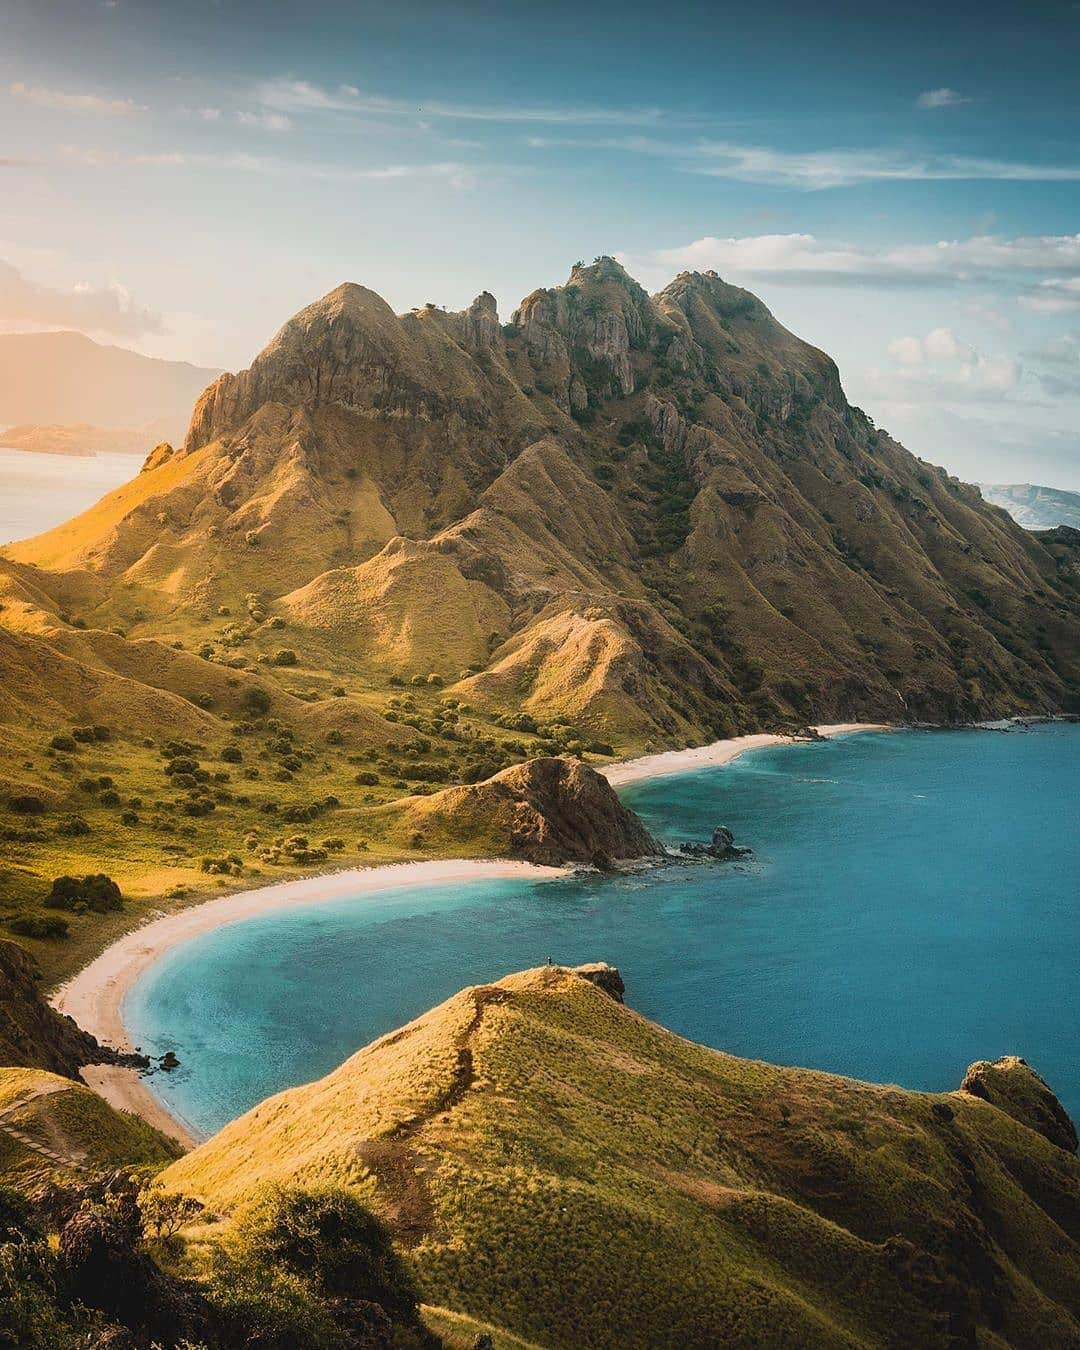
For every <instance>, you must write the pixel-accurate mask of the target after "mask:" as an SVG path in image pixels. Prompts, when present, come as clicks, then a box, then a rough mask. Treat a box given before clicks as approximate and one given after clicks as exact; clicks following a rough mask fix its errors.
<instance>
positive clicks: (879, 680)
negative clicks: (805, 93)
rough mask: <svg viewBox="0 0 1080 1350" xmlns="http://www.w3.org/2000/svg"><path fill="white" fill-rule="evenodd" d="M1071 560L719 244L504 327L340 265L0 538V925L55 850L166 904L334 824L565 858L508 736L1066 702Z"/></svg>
mask: <svg viewBox="0 0 1080 1350" xmlns="http://www.w3.org/2000/svg"><path fill="white" fill-rule="evenodd" d="M1078 588H1080V535H1077V534H1076V532H1074V531H1070V530H1068V529H1060V530H1055V531H1051V532H1047V533H1044V534H1040V535H1033V534H1031V533H1030V532H1028V531H1025V530H1023V529H1021V528H1020V527H1019V526H1018V525H1017V524H1016V523H1015V522H1014V521H1012V520H1011V519H1010V518H1009V517H1008V516H1007V515H1006V514H1005V513H1004V512H1002V511H1000V510H999V509H998V508H996V507H994V506H991V505H988V504H987V503H986V502H985V501H984V500H983V498H982V497H981V496H980V494H979V492H978V490H977V489H976V488H974V487H970V486H967V485H965V484H962V483H960V482H958V481H957V480H956V479H954V478H951V477H949V476H948V475H947V474H946V473H944V472H943V471H942V470H940V469H936V468H934V467H933V466H931V465H929V464H926V463H924V462H923V461H922V460H919V459H917V458H915V457H914V456H913V455H911V454H909V453H908V451H906V450H905V449H904V448H903V447H902V446H900V445H898V444H897V443H896V442H895V441H894V440H892V438H891V437H889V436H888V435H887V434H886V433H885V432H883V431H880V430H878V429H876V428H875V427H874V426H873V425H872V424H871V422H870V420H869V419H868V418H867V417H866V416H865V414H863V413H862V412H860V411H859V410H858V409H857V408H853V407H851V406H850V405H849V404H848V402H847V400H846V399H845V397H844V393H843V389H842V387H841V384H840V378H839V374H838V372H837V369H836V366H835V365H834V364H833V362H832V361H831V360H830V359H829V358H828V357H827V356H826V355H824V354H823V353H822V352H820V351H818V350H817V349H815V348H814V347H811V346H809V345H808V344H806V343H805V342H802V341H800V340H799V339H798V338H796V337H795V336H793V335H792V334H791V333H789V332H788V331H787V330H786V329H784V328H783V327H782V326H781V325H780V324H779V323H777V321H776V320H775V319H774V318H773V317H772V315H771V314H770V313H769V312H768V310H767V309H766V308H765V306H764V305H762V304H761V302H760V301H758V300H757V299H755V298H754V297H753V296H752V295H750V294H749V293H747V292H746V291H742V290H739V289H737V288H735V287H732V286H729V285H727V284H726V283H724V282H723V281H722V280H721V279H720V278H719V277H717V276H716V275H715V274H713V273H705V274H698V273H684V274H683V275H681V276H679V277H677V278H676V279H675V281H673V282H672V283H671V285H670V286H668V287H667V288H666V289H665V290H663V291H662V292H661V293H660V294H658V295H655V296H649V295H647V294H646V293H645V291H643V290H642V288H641V287H640V286H638V285H637V283H636V282H634V281H633V280H632V279H631V278H630V277H629V276H628V275H627V274H626V272H625V271H624V270H623V269H622V268H621V267H620V266H619V265H618V264H617V263H615V262H613V261H612V260H611V259H606V258H605V259H599V260H598V261H597V262H596V263H595V264H593V265H592V266H589V267H585V266H582V265H579V266H576V267H575V268H574V269H573V270H572V272H571V274H570V277H569V279H568V281H567V283H566V284H565V285H564V286H560V287H555V288H551V289H547V290H540V291H536V292H534V293H533V294H532V295H530V296H528V297H527V298H526V299H525V300H524V301H523V302H522V304H521V306H520V308H519V309H518V310H517V312H516V313H515V314H514V315H513V317H512V319H511V321H510V323H509V324H506V325H504V324H502V323H500V321H499V316H498V314H497V313H496V309H495V302H494V300H493V299H492V297H491V296H490V295H487V294H483V295H481V296H480V297H478V299H477V300H476V301H475V302H474V303H473V304H472V305H471V306H470V307H469V308H468V309H467V310H465V311H463V312H462V313H456V314H454V313H446V312H444V311H443V310H440V309H437V308H435V307H433V306H427V307H425V308H424V309H422V310H416V311H413V312H412V313H409V314H404V315H396V314H395V313H394V312H393V311H392V310H391V309H390V308H389V306H388V305H386V304H385V303H384V302H383V301H382V300H381V299H380V298H379V297H378V296H377V295H375V294H374V293H373V292H372V291H370V290H366V289H365V288H363V287H361V286H357V285H352V284H347V285H343V286H340V287H338V288H337V289H336V290H334V291H332V292H331V293H330V294H329V295H327V296H325V297H324V298H323V299H322V300H320V301H318V302H317V303H315V304H313V305H311V306H309V307H308V308H307V309H304V310H302V311H301V312H300V313H299V314H298V315H296V316H295V317H294V318H293V319H291V320H290V321H289V322H288V323H287V324H285V326H284V327H283V328H282V329H281V330H280V332H279V333H278V334H277V335H276V336H275V337H274V339H273V340H272V341H271V342H270V344H269V345H268V346H267V347H266V348H265V350H264V351H263V352H262V353H260V355H259V356H258V357H257V358H256V360H255V361H254V363H253V364H252V366H251V367H250V369H248V370H246V371H242V372H240V373H239V374H226V375H222V376H221V377H220V378H218V379H217V380H216V381H215V382H214V383H213V384H211V385H210V386H209V387H208V388H207V389H206V390H205V392H204V393H203V394H202V396H201V397H200V398H199V400H198V402H197V403H196V405H195V409H194V412H193V415H192V418H191V422H190V427H189V430H188V433H187V436H186V438H185V440H184V442H183V443H182V444H181V445H179V446H175V447H174V446H173V445H172V444H170V443H163V444H161V445H159V446H158V447H157V448H156V449H155V450H154V451H153V452H152V453H151V454H150V455H149V456H148V458H147V459H146V461H145V463H144V465H143V467H142V471H141V472H140V473H138V474H137V475H136V476H135V477H134V478H133V479H132V480H131V481H130V482H128V483H126V484H124V485H123V486H122V487H120V488H118V489H117V490H116V491H115V492H112V493H110V494H109V495H108V496H106V497H104V498H103V499H102V500H101V501H100V502H98V503H97V504H96V505H95V506H93V507H92V508H90V510H88V511H86V512H84V513H83V514H82V515H81V516H78V517H76V518H75V519H74V520H71V521H68V522H66V523H65V524H63V525H61V526H59V527H57V528H56V529H54V530H51V531H49V532H48V533H46V534H43V535H40V536H38V537H37V538H35V539H31V540H26V541H22V542H19V543H17V544H13V545H10V546H9V547H7V548H6V549H5V550H3V551H2V553H0V845H4V844H5V843H6V845H7V846H8V847H7V849H6V851H5V854H4V855H3V856H0V919H2V918H3V915H4V913H5V910H7V912H9V913H10V912H14V911H22V910H24V909H25V908H26V907H28V906H29V907H30V908H33V907H34V906H35V905H39V904H41V903H42V902H43V901H44V900H45V898H46V897H47V895H48V891H49V886H50V883H51V880H52V879H53V878H54V877H55V876H57V875H58V874H60V873H62V872H70V871H73V870H78V871H79V872H80V873H97V872H106V873H108V874H110V875H112V876H114V877H115V878H116V879H117V880H118V881H119V882H120V883H121V884H122V888H123V890H124V893H125V895H126V896H128V897H130V898H132V899H134V900H136V901H141V900H148V901H152V902H155V903H159V902H160V900H161V898H162V896H163V894H164V893H165V892H168V891H172V890H174V889H175V888H176V887H180V888H182V890H183V891H184V893H185V894H188V895H190V894H192V893H194V892H198V891H199V890H200V889H213V888H215V887H219V886H220V885H221V884H222V883H221V882H220V881H218V880H215V878H218V877H220V876H230V877H238V876H240V875H243V874H245V873H248V872H250V871H252V870H261V869H262V868H264V867H265V866H268V865H269V866H272V867H274V868H283V869H289V868H292V869H294V870H303V869H304V868H310V867H312V866H318V865H325V862H326V860H327V858H328V857H329V856H330V854H331V853H332V854H334V856H335V860H337V861H340V862H342V863H353V862H358V861H360V860H362V859H372V858H374V857H376V856H378V857H381V858H388V859H399V858H408V857H415V856H417V855H418V854H419V855H423V854H424V853H425V852H430V851H432V850H436V849H438V850H441V851H443V852H451V853H455V854H462V853H468V852H470V851H472V852H474V853H475V852H476V851H477V850H480V851H485V850H494V851H500V852H501V851H505V850H506V848H507V847H509V845H510V843H511V841H512V840H514V839H516V838H525V837H526V836H528V837H530V838H532V839H533V841H534V843H535V842H536V841H537V840H541V836H544V837H551V838H553V839H557V840H558V843H559V847H560V848H562V849H567V848H570V849H571V851H570V852H564V853H563V856H565V857H578V856H580V853H575V852H573V851H572V850H573V849H580V848H582V847H586V846H588V841H587V840H586V838H585V835H582V836H579V837H578V838H577V839H576V840H572V839H571V835H570V833H568V832H567V831H566V830H564V829H562V828H561V827H559V828H556V829H555V830H554V831H553V832H551V831H550V829H549V827H550V826H551V825H552V823H553V821H554V818H555V816H556V815H558V814H559V808H558V803H557V800H556V799H555V798H552V799H551V801H550V802H549V803H548V805H550V806H551V807H552V812H551V813H549V814H547V815H545V816H544V820H545V821H546V823H541V822H538V821H537V820H535V819H531V818H530V823H528V825H527V828H526V829H525V831H524V835H521V834H520V833H519V831H518V830H517V824H516V821H515V813H517V812H519V811H522V812H524V813H525V815H526V816H528V814H529V812H530V811H531V809H532V807H531V805H530V796H529V794H530V792H531V791H532V787H533V786H535V784H532V783H531V782H529V781H525V782H518V783H508V782H500V783H498V784H497V785H496V786H494V787H487V788H484V789H483V790H482V791H481V790H478V789H477V788H476V786H475V785H478V784H482V783H484V782H485V781H486V780H488V779H490V778H491V777H492V776H493V775H496V774H499V773H501V772H502V771H504V770H507V769H509V768H511V766H513V765H515V764H520V763H521V762H522V761H527V760H533V759H552V758H555V757H567V756H570V757H577V758H582V757H584V758H586V759H589V758H593V759H595V758H597V757H606V756H610V755H612V754H615V753H631V752H640V751H642V750H646V749H658V748H661V747H668V746H685V745H688V744H698V743H701V742H705V741H709V740H713V739H715V738H717V737H719V736H724V735H730V734H733V733H738V732H744V731H752V730H756V729H762V728H765V729H769V730H776V729H781V728H789V729H794V728H798V727H802V726H805V725H807V724H810V723H814V722H819V721H854V720H874V721H891V722H904V721H933V722H942V723H950V722H964V721H971V720H976V719H982V718H990V717H995V716H1001V715H1005V714H1012V713H1019V712H1028V713H1033V714H1043V713H1055V712H1061V711H1070V710H1074V709H1076V708H1077V707H1078V706H1080V704H1078V697H1080V685H1078V679H1080V602H1078ZM177 760H180V761H182V762H185V768H184V769H182V770H179V771H178V770H176V769H175V767H174V765H175V761H177ZM527 777H528V775H527ZM555 781H556V780H555V778H554V777H553V778H552V779H551V780H550V782H548V784H547V786H548V787H552V786H554V785H555ZM458 788H470V789H471V790H470V791H468V792H461V793H458V792H457V791H456V789H458ZM437 790H439V791H440V795H439V798H438V799H436V797H434V796H433V795H431V794H434V793H435V792H436V791H437ZM444 794H449V795H444ZM26 799H30V800H31V801H32V802H33V803H34V804H35V813H34V814H33V816H32V818H31V819H29V820H28V819H26V818H25V816H23V815H20V814H19V812H18V811H16V810H15V809H14V808H13V807H11V803H12V802H16V801H25V800H26ZM590 799H591V798H590ZM5 802H6V803H7V805H8V809H7V811H6V812H5V811H4V807H5ZM395 803H396V805H395ZM481 803H483V805H481ZM448 804H449V805H452V808H453V809H452V811H449V812H448V811H447V809H446V808H447V806H448ZM594 805H599V801H598V799H597V800H595V801H594ZM488 807H492V808H493V810H488V809H487V808H488ZM541 815H544V813H543V812H541ZM466 820H468V821H471V822H472V823H471V824H470V825H469V827H468V828H467V829H466V827H465V826H464V825H463V823H462V822H464V821H466ZM316 821H318V822H319V823H318V824H316V823H315V822H316ZM587 833H588V831H587V832H586V834H587ZM58 836H59V838H58ZM592 842H593V843H594V844H595V845H596V846H597V847H598V848H600V851H604V850H603V847H602V845H601V844H600V843H599V834H596V833H594V834H593V838H592ZM541 845H542V840H541V843H540V844H538V845H537V850H536V852H535V853H534V855H533V856H540V853H542V852H543V847H542V846H541ZM120 922H121V920H119V919H115V920H114V919H109V918H107V917H103V916H98V915H85V914H81V913H77V914H73V915H72V916H71V919H70V923H71V925H72V932H73V934H74V935H75V936H77V937H79V939H80V941H81V940H86V941H91V940H92V939H91V929H92V930H93V932H96V933H104V932H105V931H107V929H108V928H109V925H110V924H113V923H120ZM123 922H127V920H124V921H123ZM68 950H70V951H72V952H74V951H75V946H74V945H72V947H71V948H69V949H68ZM62 951H63V949H62V948H59V947H57V945H56V944H52V945H51V946H50V945H49V944H45V945H44V949H43V950H41V951H40V952H39V955H40V956H41V959H42V960H45V961H46V962H47V963H49V972H50V975H51V976H52V977H53V978H56V977H59V976H61V975H62V974H64V973H65V971H66V970H67V969H69V968H70V967H69V966H68V965H67V964H66V963H67V962H68V961H70V960H73V959H74V958H73V957H65V956H63V955H62Z"/></svg>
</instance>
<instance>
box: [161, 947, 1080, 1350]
mask: <svg viewBox="0 0 1080 1350" xmlns="http://www.w3.org/2000/svg"><path fill="white" fill-rule="evenodd" d="M165 1177H166V1184H168V1185H172V1186H175V1187H177V1188H180V1189H184V1190H188V1191H192V1192H194V1193H196V1194H198V1195H200V1196H202V1197H204V1198H205V1199H207V1200H208V1201H209V1203H210V1204H211V1205H212V1206H213V1207H215V1208H217V1209H219V1210H224V1211H227V1210H228V1208H229V1207H230V1206H231V1205H232V1204H233V1203H235V1202H236V1201H237V1200H238V1199H240V1198H241V1197H242V1196H243V1195H244V1194H245V1193H246V1192H247V1191H248V1190H249V1189H250V1188H251V1187H252V1186H254V1185H256V1184H257V1183H258V1182H259V1181H261V1180H264V1179H280V1180H294V1181H298V1182H301V1183H303V1182H311V1181H315V1180H316V1179H321V1180H334V1181H343V1182H346V1183H349V1184H353V1185H355V1186H357V1187H358V1188H359V1190H360V1192H361V1194H363V1195H364V1196H365V1197H366V1198H368V1199H369V1200H371V1201H372V1202H373V1203H374V1204H375V1206H376V1207H377V1208H378V1209H379V1210H381V1212H382V1213H383V1214H384V1215H385V1216H386V1217H387V1218H388V1219H389V1220H390V1221H391V1222H392V1223H393V1224H394V1225H395V1226H396V1228H397V1231H398V1234H399V1236H400V1237H401V1239H402V1240H403V1241H404V1242H405V1243H406V1244H407V1245H409V1246H410V1247H411V1248H412V1250H413V1256H414V1259H415V1261H416V1264H417V1268H418V1270H419V1272H420V1276H421V1280H422V1284H423V1288H424V1291H425V1295H426V1297H427V1298H428V1299H429V1300H430V1301H431V1302H432V1303H437V1304H439V1305H443V1306H445V1307H448V1308H452V1309H456V1310H459V1311H461V1312H464V1313H468V1314H469V1315H471V1316H474V1317H478V1318H482V1319H486V1320H489V1321H491V1322H493V1323H495V1324H497V1325H499V1326H502V1327H505V1328H507V1329H508V1330H510V1331H512V1332H514V1333H516V1334H518V1335H521V1336H524V1337H526V1338H528V1339H536V1340H537V1341H539V1342H540V1343H542V1344H545V1345H552V1346H567V1347H569V1346H601V1345H611V1344H620V1345H626V1346H648V1345H656V1344H680V1345H688V1346H689V1345H694V1346H706V1345H708V1346H714V1345H718V1344H724V1345H762V1344H767V1345H770V1346H771V1345H793V1346H794V1345H800V1346H805V1345H815V1346H816V1345H823V1346H825V1345H827V1346H850V1345H898V1346H899V1345H904V1346H908V1345H912V1344H919V1345H928V1346H929V1345H947V1344H952V1343H953V1338H954V1337H955V1338H957V1339H958V1340H959V1341H964V1340H965V1338H966V1337H968V1336H978V1337H980V1338H981V1340H980V1343H982V1344H986V1345H993V1344H998V1345H1000V1344H1004V1343H1009V1344H1012V1345H1017V1346H1023V1345H1029V1346H1036V1345H1037V1346H1040V1347H1046V1346H1066V1345H1071V1344H1074V1343H1075V1341H1076V1337H1077V1335H1078V1334H1080V1322H1078V1321H1077V1320H1076V1319H1077V1317H1078V1315H1080V1246H1078V1242H1080V1212H1078V1200H1077V1197H1078V1195H1080V1164H1078V1163H1077V1160H1076V1158H1075V1157H1074V1156H1072V1155H1071V1154H1068V1153H1066V1152H1065V1151H1064V1150H1062V1149H1060V1148H1057V1147H1055V1146H1054V1145H1052V1144H1051V1143H1049V1142H1048V1141H1047V1140H1046V1139H1045V1138H1043V1136H1042V1135H1040V1134H1037V1133H1036V1132H1035V1131H1034V1130H1032V1129H1030V1128H1028V1127H1027V1126H1025V1125H1023V1124H1021V1123H1019V1122H1018V1121H1016V1120H1014V1119H1012V1118H1010V1117H1009V1116H1008V1115H1006V1114H1004V1113H1003V1112H1002V1111H1000V1110H998V1109H997V1108H995V1107H992V1106H991V1105H989V1104H988V1103H986V1102H984V1101H981V1100H978V1099H976V1098H974V1097H971V1096H969V1095H968V1094H966V1093H959V1092H958V1093H951V1094H943V1095H940V1096H933V1095H930V1094H920V1093H909V1092H905V1091H902V1090H900V1089H898V1088H889V1087H874V1086H871V1085H868V1084H863V1083H856V1082H853V1081H850V1080H846V1079H840V1078H836V1077H832V1076H829V1075H826V1074H821V1073H815V1072H809V1071H802V1070H795V1069H782V1068H775V1067H772V1066H769V1065H766V1064H760V1063H755V1062H751V1061H746V1060H739V1059H735V1058H732V1057H731V1056H727V1055H722V1054H718V1053H716V1052H714V1051H711V1050H707V1049H705V1048H703V1047H700V1046H696V1045H693V1044H691V1043H689V1042H686V1041H683V1040H681V1039H680V1038H678V1037H676V1036H673V1035H672V1034H671V1033H669V1032H667V1031H664V1030H663V1029H661V1028H659V1027H657V1026H655V1025H653V1024H651V1023H649V1022H647V1021H645V1020H644V1019H643V1018H641V1017H639V1016H637V1015H636V1014H634V1013H633V1012H631V1011H629V1010H627V1009H625V1008H623V1007H620V1006H619V1005H617V1004H616V1003H614V1002H613V1001H612V1000H610V999H609V998H608V997H607V996H606V995H604V994H602V993H600V992H599V991H598V990H596V989H595V988H594V987H593V986H592V985H591V984H588V983H586V982H585V981H583V980H582V979H580V977H578V976H576V975H574V974H572V973H569V972H565V971H561V970H558V969H557V968H556V969H542V970H539V971H531V972H525V973H523V974H520V975H515V976H510V977H508V978H507V979H505V980H502V981H500V982H499V983H498V984H497V985H494V986H487V987H481V988H478V989H472V990H466V991H464V992H463V993H461V994H459V995H457V996H456V997H455V998H453V999H451V1000H449V1001H448V1002H447V1003H446V1004H443V1005H442V1006H441V1007H439V1008H437V1009H435V1010H434V1011H433V1012H431V1013H429V1014H427V1015H426V1016H424V1017H422V1018H420V1019H418V1020H417V1021H416V1022H414V1023H412V1024H410V1026H408V1027H406V1028H404V1029H403V1030H401V1031H399V1032H396V1033H394V1034H392V1035H390V1036H387V1037H384V1038H383V1039H382V1040H381V1041H378V1042H376V1043H374V1044H373V1045H372V1046H369V1047H368V1048H367V1049H365V1050H362V1051H361V1052H360V1053H359V1054H357V1055H356V1056H354V1057H353V1058H352V1059H351V1060H349V1061H347V1063H346V1064H345V1065H343V1066H342V1067H341V1068H340V1069H338V1070H337V1071H336V1072H334V1073H333V1074H331V1075H329V1077H327V1078H325V1079H323V1080H322V1081H320V1082H318V1083H315V1084H312V1085H310V1086H308V1087H303V1088H297V1089H294V1090H293V1091H291V1092H287V1093H284V1094H282V1095H281V1096H279V1097H275V1098H271V1099H269V1100H268V1101H266V1102H264V1103H262V1104H261V1105H260V1106H259V1107H257V1108H255V1110H254V1111H252V1112H249V1113H248V1114H247V1115H246V1116H244V1117H241V1118H240V1119H239V1120H238V1121H235V1122H233V1123H232V1124H231V1125H229V1126H227V1127H226V1128H225V1129H224V1130H223V1131H222V1132H221V1133H220V1134H219V1135H217V1136H216V1137H215V1138H214V1139H212V1140H211V1141H209V1142H208V1143H207V1144H205V1145H204V1146H202V1147H201V1148H200V1149H198V1150H197V1151H196V1152H195V1153H193V1154H190V1155H188V1156H187V1157H186V1158H184V1159H181V1160H180V1161H179V1162H177V1163H175V1164H173V1165H172V1167H171V1168H170V1169H168V1171H167V1172H166V1174H165ZM995 1338H998V1339H995Z"/></svg>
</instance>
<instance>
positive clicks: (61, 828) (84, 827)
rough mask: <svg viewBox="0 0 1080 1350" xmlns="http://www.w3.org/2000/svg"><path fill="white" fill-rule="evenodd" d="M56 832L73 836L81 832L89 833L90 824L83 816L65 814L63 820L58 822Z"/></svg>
mask: <svg viewBox="0 0 1080 1350" xmlns="http://www.w3.org/2000/svg"><path fill="white" fill-rule="evenodd" d="M56 833H57V834H66V835H70V836H72V837H74V836H75V835H79V834H89V833H90V826H89V825H88V824H87V822H86V821H85V820H84V819H83V818H82V816H65V817H64V819H63V820H61V821H58V822H57V825H56Z"/></svg>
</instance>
